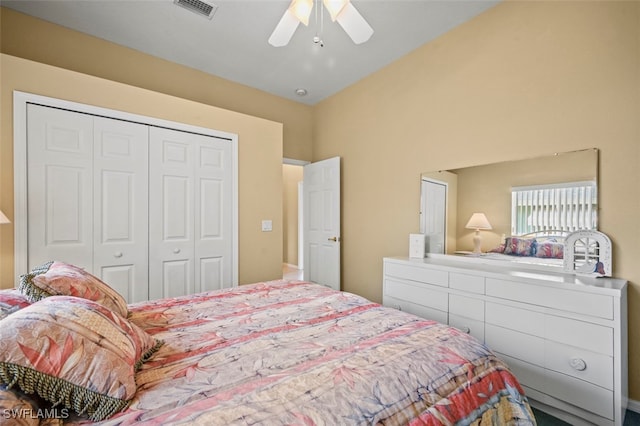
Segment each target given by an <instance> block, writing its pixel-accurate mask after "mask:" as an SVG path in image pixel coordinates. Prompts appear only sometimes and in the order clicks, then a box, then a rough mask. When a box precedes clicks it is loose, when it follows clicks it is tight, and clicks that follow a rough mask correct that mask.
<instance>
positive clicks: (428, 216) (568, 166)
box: [420, 148, 598, 254]
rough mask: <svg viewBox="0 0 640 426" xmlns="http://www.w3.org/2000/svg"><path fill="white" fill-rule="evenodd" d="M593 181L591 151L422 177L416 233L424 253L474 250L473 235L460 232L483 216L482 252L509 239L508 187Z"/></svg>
mask: <svg viewBox="0 0 640 426" xmlns="http://www.w3.org/2000/svg"><path fill="white" fill-rule="evenodd" d="M597 180H598V150H597V149H595V148H593V149H585V150H580V151H572V152H565V153H556V154H554V155H549V156H544V157H536V158H528V159H523V160H515V161H505V162H499V163H493V164H484V165H478V166H472V167H464V168H459V169H450V170H440V171H434V172H425V173H422V175H421V185H420V188H421V189H420V190H421V194H420V195H421V196H420V232H421V233H423V234H426V235H427V252H429V253H445V254H453V253H455V252H457V251H471V250H473V247H474V242H473V237H474V234H475V231H474V230H473V229H467V228H466V227H465V226H466V225H467V222H468V221H469V218H470V217H471V216H472V215H473V213H474V212H482V213H484V214H485V215H486V218H487V219H488V220H489V223H490V224H491V228H492V229H490V230H482V231H480V233H481V236H482V239H481V250H482V251H483V252H486V251H489V250H491V249H493V248H495V247H498V246H499V245H500V244H501V243H502V242H503V241H504V238H505V237H508V236H510V235H511V219H512V218H511V188H512V187H521V186H538V185H551V184H557V183H566V182H583V181H593V182H597ZM596 194H597V190H596ZM595 203H596V208H595V210H594V211H595V212H596V213H597V198H596V200H595ZM596 216H597V214H596Z"/></svg>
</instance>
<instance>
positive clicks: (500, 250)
mask: <svg viewBox="0 0 640 426" xmlns="http://www.w3.org/2000/svg"><path fill="white" fill-rule="evenodd" d="M489 253H504V244H500V245H499V246H498V247H494V248H492V249H491V250H489Z"/></svg>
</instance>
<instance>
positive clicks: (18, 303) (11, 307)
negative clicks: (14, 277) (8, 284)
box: [0, 288, 31, 320]
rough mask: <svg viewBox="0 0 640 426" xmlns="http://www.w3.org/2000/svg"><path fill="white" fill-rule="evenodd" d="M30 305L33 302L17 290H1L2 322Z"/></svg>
mask: <svg viewBox="0 0 640 426" xmlns="http://www.w3.org/2000/svg"><path fill="white" fill-rule="evenodd" d="M30 304H31V301H30V300H29V299H27V297H26V296H25V295H24V294H22V293H20V291H19V290H17V289H15V288H12V289H8V290H0V320H1V319H2V318H5V317H7V316H8V315H9V314H11V313H13V312H16V311H19V310H20V309H22V308H26V307H27V306H29V305H30Z"/></svg>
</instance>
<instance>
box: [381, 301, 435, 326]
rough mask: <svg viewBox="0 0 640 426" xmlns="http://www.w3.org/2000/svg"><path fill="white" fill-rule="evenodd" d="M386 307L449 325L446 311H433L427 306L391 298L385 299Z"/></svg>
mask: <svg viewBox="0 0 640 426" xmlns="http://www.w3.org/2000/svg"><path fill="white" fill-rule="evenodd" d="M384 305H385V306H388V307H390V308H394V309H398V310H400V311H403V312H408V313H410V314H413V315H417V316H419V317H420V318H424V319H428V320H433V321H438V322H439V323H442V324H447V320H448V314H447V313H446V312H445V311H441V310H438V309H433V308H430V307H427V306H422V305H417V304H415V303H411V302H407V301H406V300H400V299H395V298H393V297H390V296H385V297H384Z"/></svg>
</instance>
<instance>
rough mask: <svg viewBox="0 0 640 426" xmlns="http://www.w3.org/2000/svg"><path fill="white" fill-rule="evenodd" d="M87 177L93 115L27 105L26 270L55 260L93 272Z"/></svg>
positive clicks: (90, 175)
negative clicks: (27, 266) (27, 267)
mask: <svg viewBox="0 0 640 426" xmlns="http://www.w3.org/2000/svg"><path fill="white" fill-rule="evenodd" d="M92 180H93V117H92V116H89V115H84V114H77V113H73V112H70V111H65V110H59V109H55V108H48V107H42V106H39V105H31V104H30V105H28V107H27V188H28V191H27V192H28V194H27V203H28V206H27V220H28V255H27V256H28V265H29V269H31V268H33V267H35V266H38V265H41V264H43V263H45V262H48V261H50V260H60V261H65V262H69V263H73V264H75V265H77V266H80V267H82V268H85V269H87V270H88V271H91V272H93V212H92V208H93V206H92V199H93V198H92V197H93V193H92V191H93V185H92ZM26 272H27V271H18V273H19V274H24V273H26Z"/></svg>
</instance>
